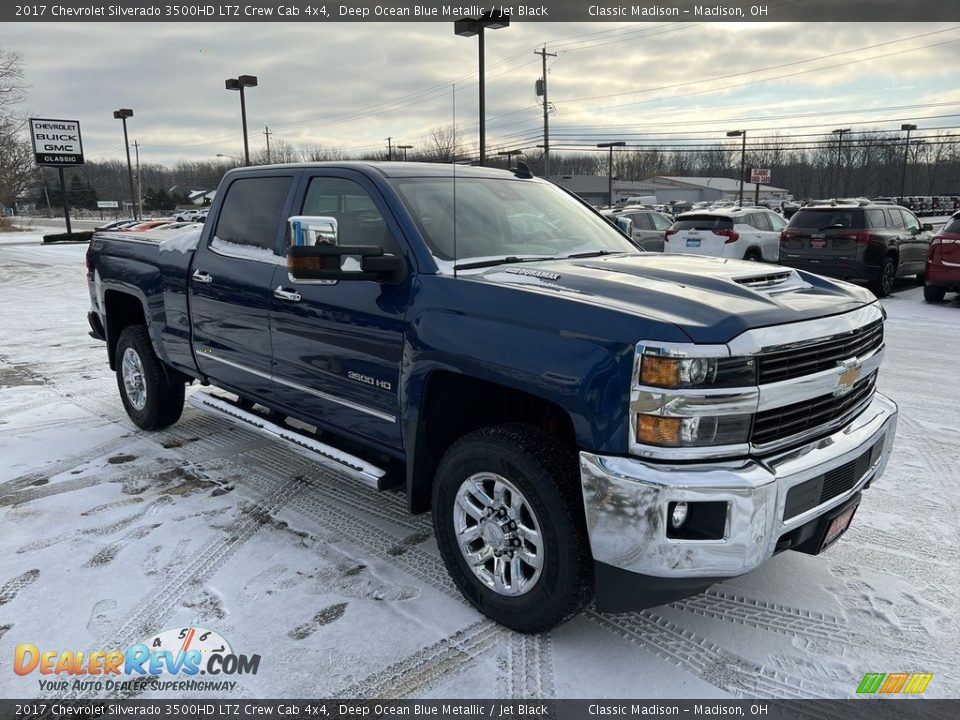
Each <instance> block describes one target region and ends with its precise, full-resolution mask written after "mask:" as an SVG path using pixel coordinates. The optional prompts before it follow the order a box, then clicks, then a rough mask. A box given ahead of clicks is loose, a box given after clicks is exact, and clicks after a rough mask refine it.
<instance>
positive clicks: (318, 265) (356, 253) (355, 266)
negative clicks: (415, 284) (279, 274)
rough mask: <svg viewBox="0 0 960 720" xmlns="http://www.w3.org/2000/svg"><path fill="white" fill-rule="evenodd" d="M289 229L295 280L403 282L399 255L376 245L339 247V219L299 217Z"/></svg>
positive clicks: (289, 257) (289, 260)
mask: <svg viewBox="0 0 960 720" xmlns="http://www.w3.org/2000/svg"><path fill="white" fill-rule="evenodd" d="M289 228H290V249H289V251H288V252H287V269H288V270H289V271H290V275H291V276H292V277H293V278H294V279H295V280H375V281H378V282H387V283H398V282H400V281H401V280H403V272H404V263H403V258H401V257H400V256H399V255H386V254H384V252H383V248H381V247H378V246H376V245H338V244H337V243H338V241H339V232H338V226H337V219H336V218H333V217H328V216H310V217H308V216H296V217H292V218H290V220H289Z"/></svg>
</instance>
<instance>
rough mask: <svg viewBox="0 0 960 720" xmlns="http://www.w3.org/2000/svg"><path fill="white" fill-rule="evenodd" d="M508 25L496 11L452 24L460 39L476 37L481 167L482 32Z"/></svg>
mask: <svg viewBox="0 0 960 720" xmlns="http://www.w3.org/2000/svg"><path fill="white" fill-rule="evenodd" d="M509 24H510V18H509V17H508V16H507V15H505V14H504V13H503V11H501V10H498V11H496V12H493V11H490V12H483V13H480V17H475V18H474V17H465V18H460V19H459V20H455V21H454V22H453V32H454V34H456V35H460V36H462V37H473V36H474V35H476V36H477V40H478V48H479V51H478V52H479V59H480V164H481V165H483V163H484V161H485V160H486V157H487V120H486V102H487V95H486V93H487V90H486V83H485V80H484V72H483V31H484V29H485V28H490V29H491V30H499V29H500V28H505V27H507V25H509Z"/></svg>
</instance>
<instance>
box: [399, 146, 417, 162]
mask: <svg viewBox="0 0 960 720" xmlns="http://www.w3.org/2000/svg"><path fill="white" fill-rule="evenodd" d="M412 147H413V145H397V150H403V161H404V162H406V161H407V150H409V149H410V148H412Z"/></svg>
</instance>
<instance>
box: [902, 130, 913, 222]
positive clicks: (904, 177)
mask: <svg viewBox="0 0 960 720" xmlns="http://www.w3.org/2000/svg"><path fill="white" fill-rule="evenodd" d="M900 129H901V130H906V131H907V141H906V142H905V143H904V144H903V170H902V171H901V172H900V203H901V204H903V192H904V190H905V189H906V186H907V157H908V156H909V155H910V133H911V131H913V130H916V129H917V126H916V125H911V124H910V123H904V124H903V125H901V126H900Z"/></svg>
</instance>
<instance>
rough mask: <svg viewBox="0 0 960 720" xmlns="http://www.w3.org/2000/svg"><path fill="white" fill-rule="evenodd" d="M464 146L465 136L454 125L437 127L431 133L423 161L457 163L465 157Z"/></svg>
mask: <svg viewBox="0 0 960 720" xmlns="http://www.w3.org/2000/svg"><path fill="white" fill-rule="evenodd" d="M462 145H463V136H462V135H461V134H460V131H459V130H457V128H456V127H455V126H454V125H453V124H450V123H448V124H447V125H437V126H436V127H434V128H433V129H432V130H431V131H430V139H429V140H427V149H426V150H425V151H424V152H423V159H424V160H426V161H427V162H431V161H432V162H447V163H452V162H456V161H457V158H459V157H462V156H463V151H462V149H461V146H462Z"/></svg>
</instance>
